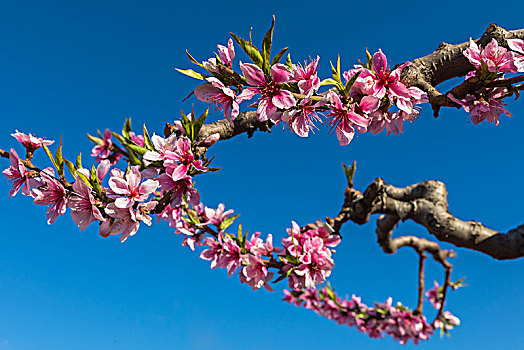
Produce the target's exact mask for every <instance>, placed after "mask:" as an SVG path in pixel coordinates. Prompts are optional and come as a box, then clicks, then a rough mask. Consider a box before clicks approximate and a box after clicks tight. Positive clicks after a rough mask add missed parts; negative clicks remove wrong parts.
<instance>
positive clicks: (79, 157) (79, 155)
mask: <svg viewBox="0 0 524 350" xmlns="http://www.w3.org/2000/svg"><path fill="white" fill-rule="evenodd" d="M76 168H77V169H81V168H82V152H80V153H79V154H78V157H76Z"/></svg>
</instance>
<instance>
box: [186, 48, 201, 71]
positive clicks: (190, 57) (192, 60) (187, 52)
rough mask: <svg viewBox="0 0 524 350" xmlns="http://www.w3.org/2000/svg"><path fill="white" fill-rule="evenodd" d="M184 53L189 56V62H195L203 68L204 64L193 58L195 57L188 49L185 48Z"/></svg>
mask: <svg viewBox="0 0 524 350" xmlns="http://www.w3.org/2000/svg"><path fill="white" fill-rule="evenodd" d="M186 55H187V57H188V58H189V60H190V61H191V63H194V64H196V65H198V66H200V67H202V68H204V65H203V64H202V63H200V62H198V61H197V60H195V59H194V58H193V56H191V54H190V53H189V51H187V50H186Z"/></svg>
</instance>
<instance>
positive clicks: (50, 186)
mask: <svg viewBox="0 0 524 350" xmlns="http://www.w3.org/2000/svg"><path fill="white" fill-rule="evenodd" d="M40 176H41V177H42V180H43V181H44V183H45V185H44V186H41V187H39V188H35V189H34V190H33V195H34V197H35V200H34V203H35V204H38V205H47V206H49V208H48V209H47V223H48V224H49V225H51V224H52V223H53V222H55V220H56V218H57V217H58V215H64V213H65V212H66V203H67V192H66V190H65V188H64V186H62V184H61V183H60V182H59V181H57V180H56V179H55V178H54V176H55V172H54V170H53V169H51V168H47V169H44V170H43V171H42V172H40Z"/></svg>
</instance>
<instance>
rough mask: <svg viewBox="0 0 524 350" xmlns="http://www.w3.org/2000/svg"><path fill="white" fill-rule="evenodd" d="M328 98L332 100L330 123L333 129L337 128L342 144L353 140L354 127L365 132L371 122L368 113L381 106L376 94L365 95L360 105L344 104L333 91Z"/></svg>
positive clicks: (329, 114)
mask: <svg viewBox="0 0 524 350" xmlns="http://www.w3.org/2000/svg"><path fill="white" fill-rule="evenodd" d="M328 100H329V102H330V105H329V107H330V110H329V113H328V114H327V116H328V117H329V116H331V117H332V118H331V119H330V121H329V124H330V126H331V131H333V129H336V132H337V138H338V140H339V143H340V145H341V146H344V145H347V144H349V143H350V142H351V140H352V139H353V136H354V135H355V129H354V127H356V128H357V129H358V130H359V131H362V132H365V131H366V130H367V129H366V128H367V126H368V125H369V122H370V119H369V118H368V117H367V116H366V114H367V113H371V112H374V111H376V110H377V109H378V108H379V107H380V100H379V99H378V98H376V97H374V96H365V97H363V98H362V100H361V101H360V105H359V106H358V107H357V106H356V105H355V104H350V105H349V106H348V105H343V104H342V101H341V100H340V97H339V96H338V95H337V94H336V93H334V92H333V91H330V92H329V94H328ZM358 112H360V113H358Z"/></svg>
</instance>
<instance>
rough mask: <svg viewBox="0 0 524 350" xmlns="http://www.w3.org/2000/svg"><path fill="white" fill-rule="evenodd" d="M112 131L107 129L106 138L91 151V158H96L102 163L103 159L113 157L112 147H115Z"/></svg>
mask: <svg viewBox="0 0 524 350" xmlns="http://www.w3.org/2000/svg"><path fill="white" fill-rule="evenodd" d="M111 136H112V134H111V130H109V129H106V130H105V131H104V137H103V139H102V142H100V143H98V144H97V145H96V146H95V147H93V149H92V150H91V156H92V157H96V161H97V162H100V161H101V160H103V159H108V158H109V156H110V155H111V146H113V141H111Z"/></svg>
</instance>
